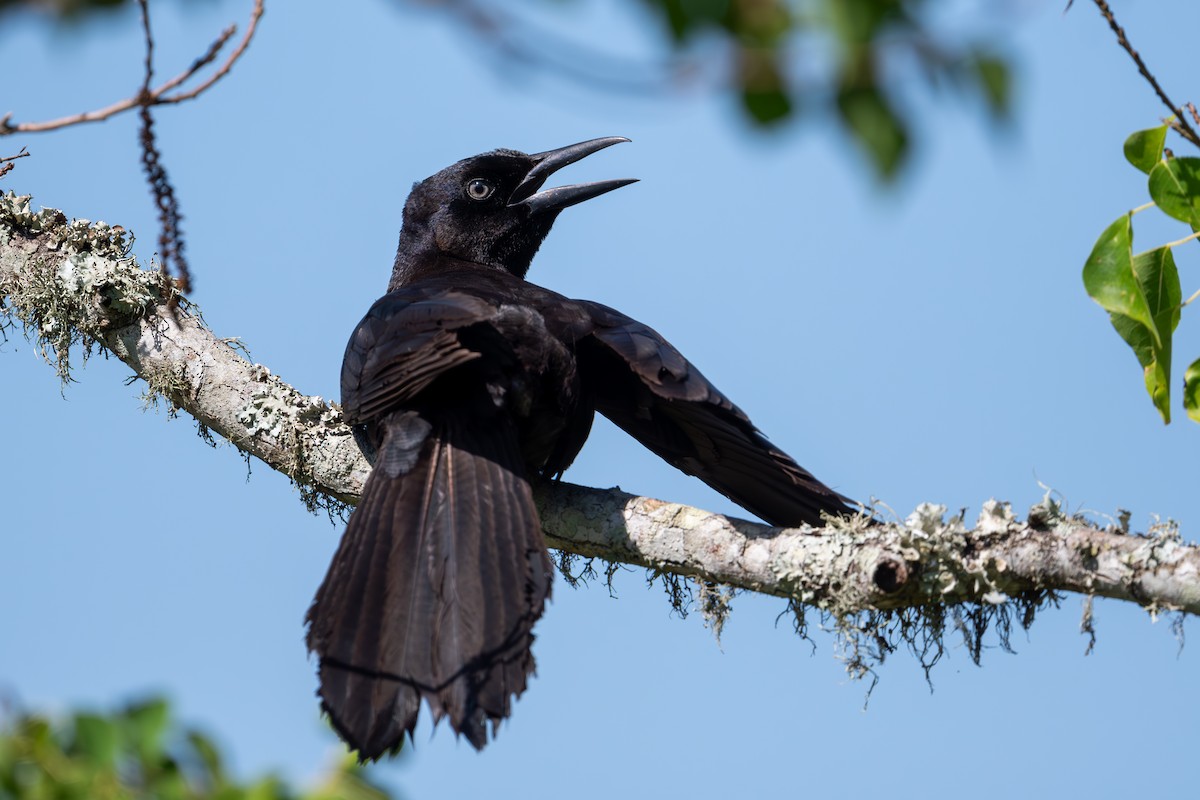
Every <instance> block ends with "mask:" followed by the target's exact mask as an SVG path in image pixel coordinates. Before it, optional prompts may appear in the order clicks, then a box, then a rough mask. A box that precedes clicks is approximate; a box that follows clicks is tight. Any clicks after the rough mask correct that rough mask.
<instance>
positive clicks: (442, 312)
mask: <svg viewBox="0 0 1200 800" xmlns="http://www.w3.org/2000/svg"><path fill="white" fill-rule="evenodd" d="M621 141H626V140H625V139H622V138H620V137H611V138H606V139H595V140H592V141H588V142H582V143H580V144H577V145H571V146H569V147H565V148H560V149H558V150H551V151H548V152H545V153H538V154H535V155H526V154H524V153H520V152H517V151H513V150H496V151H493V152H491V153H485V154H483V155H480V156H475V157H473V158H468V159H465V160H463V161H460V162H458V163H457V164H454V165H453V166H450V167H448V168H446V169H444V170H442V171H441V172H439V173H437V174H436V175H434V176H432V177H430V178H428V179H426V180H425V181H422V182H421V183H419V184H417V185H416V186H415V187H414V188H413V191H412V193H411V194H410V195H409V198H408V201H407V203H406V204H405V208H404V222H403V227H402V230H401V234H400V246H399V249H398V252H397V255H396V262H395V265H394V269H393V272H392V278H391V282H390V284H389V286H388V293H387V294H386V295H385V296H384V297H382V298H380V299H379V300H378V301H377V302H376V303H375V304H374V305H373V306H372V307H371V310H370V311H369V312H368V313H367V315H366V317H364V318H363V320H362V322H360V323H359V325H358V327H357V328H356V329H355V331H354V334H353V335H352V337H351V339H350V343H349V345H348V346H347V348H346V355H345V359H344V361H343V364H342V406H343V411H344V413H345V415H346V419H347V421H348V422H349V423H350V424H351V425H353V426H355V433H356V436H357V437H358V438H359V442H360V445H361V446H362V447H363V450H364V452H365V453H367V455H368V458H370V459H371V460H372V462H373V464H374V470H373V471H372V472H371V475H370V476H369V478H368V479H367V482H366V485H365V487H364V489H363V495H362V499H361V501H360V503H359V505H358V507H357V508H356V509H355V511H354V513H353V514H352V515H351V517H350V521H349V524H348V525H347V528H346V533H345V535H344V536H343V538H342V542H341V545H340V546H339V548H338V551H337V553H336V555H335V556H334V558H333V562H332V564H331V565H330V568H329V572H328V574H327V575H326V578H325V581H324V583H323V584H322V585H321V587H320V589H319V590H318V592H317V596H316V599H315V601H314V602H313V605H312V608H311V609H310V610H309V614H308V622H309V632H308V646H309V649H310V650H312V651H313V652H314V653H316V654H317V656H318V658H319V660H320V666H319V677H320V696H321V700H322V705H323V708H324V709H325V711H326V712H327V713H328V714H329V716H330V719H331V720H332V721H333V724H334V726H335V727H336V728H337V730H338V732H339V733H340V734H341V735H342V737H343V738H344V739H345V740H346V741H347V743H349V744H350V746H351V747H352V748H354V749H356V750H357V751H358V753H359V755H360V756H361V757H362V758H364V759H370V758H377V757H378V756H380V755H382V754H383V753H385V752H388V751H389V750H393V749H395V748H397V747H398V746H399V745H400V744H401V743H402V741H403V738H404V734H405V732H406V731H407V732H409V733H411V732H412V730H413V727H414V726H415V724H416V719H417V713H418V709H419V707H420V705H421V702H422V700H424V701H425V702H426V703H427V704H428V705H429V707H430V709H431V711H432V713H433V715H434V717H435V720H437V719H440V718H442V717H443V716H444V717H448V719H449V722H450V726H451V727H452V728H453V729H454V731H455V732H456V733H459V734H461V735H463V736H465V737H466V738H467V740H468V741H469V742H470V743H471V744H472V745H474V746H475V747H476V748H480V747H483V745H484V744H486V742H487V739H488V730H487V729H488V724H489V723H491V725H492V728H493V733H494V729H495V725H496V724H498V723H499V721H500V720H502V719H504V718H505V717H507V716H508V714H509V712H510V708H511V703H512V698H513V696H514V695H519V694H521V692H523V691H524V689H525V685H526V679H527V676H528V675H529V674H530V673H532V671H533V668H534V660H533V656H532V653H531V650H530V648H531V646H532V643H533V638H534V637H533V633H532V629H533V625H534V623H535V622H536V621H537V619H538V618H539V617H540V616H541V614H542V610H543V607H544V605H545V602H546V599H547V598H548V597H549V596H550V583H551V565H550V561H549V559H548V556H547V553H546V547H545V544H544V542H543V538H542V532H541V526H540V523H539V521H538V516H537V511H536V508H535V507H534V504H533V498H532V492H531V485H530V482H531V481H534V480H539V479H542V478H548V477H553V476H557V475H559V474H561V473H562V472H563V470H565V469H566V468H567V467H568V466H570V464H571V461H572V460H573V459H574V458H575V455H576V454H577V453H578V452H579V450H580V448H581V447H582V446H583V443H584V440H585V439H586V438H587V435H588V432H589V430H590V428H591V424H592V417H593V415H594V413H595V411H599V412H600V413H602V414H604V415H605V416H606V417H608V418H609V419H611V420H612V421H613V422H615V423H616V424H617V425H618V426H620V427H621V428H623V429H624V430H625V431H627V432H628V433H630V434H631V435H632V436H634V437H635V438H637V439H638V440H639V441H641V442H642V443H643V444H644V445H646V446H647V447H648V448H650V449H651V450H653V451H654V452H655V453H657V454H658V455H659V456H661V457H662V458H663V459H665V460H666V461H668V462H669V463H671V464H672V465H674V466H676V467H678V468H679V469H681V470H683V471H684V472H687V473H689V474H691V475H695V476H697V477H699V478H700V479H701V480H703V481H705V482H706V483H708V484H709V485H710V486H712V487H713V488H715V489H717V490H718V491H720V492H722V493H723V494H725V495H726V496H728V497H729V498H731V499H732V500H734V501H735V502H737V503H738V504H740V505H742V506H743V507H745V508H747V509H748V510H750V511H752V512H754V513H755V514H757V515H758V516H760V517H762V518H763V519H765V520H767V521H768V522H770V523H772V524H774V525H783V526H796V525H800V524H802V523H813V524H820V522H821V515H822V513H827V514H834V515H842V514H847V513H850V512H851V509H850V508H849V507H848V506H847V505H846V503H847V500H846V498H844V497H842V496H841V495H839V494H838V493H836V492H834V491H833V490H831V489H829V488H828V487H826V486H825V485H823V484H822V483H821V482H820V481H818V480H817V479H816V478H814V477H813V476H812V475H811V474H809V473H808V472H807V471H806V470H804V469H803V468H802V467H800V466H799V465H798V464H796V462H794V461H793V460H792V459H791V458H789V457H788V456H787V455H786V454H785V453H783V452H782V451H781V450H779V449H777V448H775V447H774V446H772V445H771V444H770V443H769V442H767V441H766V439H764V438H763V437H762V436H761V435H760V434H759V433H758V431H757V430H756V429H755V428H754V426H753V425H752V424H751V423H750V420H749V419H748V418H747V417H746V415H745V414H744V413H742V411H741V410H740V409H738V408H737V407H736V406H735V405H733V403H731V402H730V401H729V400H728V399H727V398H726V397H725V396H724V395H722V394H721V393H720V392H719V391H718V390H717V388H716V387H715V386H713V385H712V384H711V383H709V382H708V381H707V380H706V379H705V378H704V376H702V375H701V374H700V373H699V371H697V370H696V368H695V367H693V366H692V365H691V364H690V363H689V362H688V361H687V360H686V359H685V358H684V357H683V356H682V355H680V353H679V352H678V351H677V350H675V348H673V347H672V346H671V345H670V344H669V343H667V341H666V340H665V339H663V338H662V337H661V336H659V335H658V334H657V333H656V332H655V331H653V330H652V329H650V328H649V327H647V326H645V325H643V324H641V323H640V322H637V321H636V320H633V319H630V318H629V317H626V316H624V315H623V314H621V313H620V312H617V311H614V310H613V309H611V308H608V307H606V306H603V305H600V304H599V303H592V302H588V301H582V300H570V299H567V298H565V297H563V296H561V295H558V294H555V293H554V292H551V291H549V290H547V289H543V288H541V287H539V286H535V285H534V284H531V283H529V282H527V281H525V279H524V277H525V273H526V272H527V270H528V269H529V265H530V262H531V260H532V259H533V256H534V254H535V253H536V251H537V249H538V247H539V246H540V245H541V242H542V240H543V239H544V238H545V236H546V234H547V233H549V231H550V227H551V225H552V224H553V222H554V220H555V218H556V217H557V215H558V213H559V212H560V211H562V210H563V209H564V208H566V207H568V206H570V205H574V204H575V203H579V202H582V201H584V200H587V199H590V198H592V197H596V196H598V195H600V194H603V193H605V192H608V191H611V190H613V189H616V188H618V187H620V186H624V185H626V184H628V183H631V182H632V181H627V180H618V181H599V182H596V183H587V184H578V185H574V186H565V187H559V188H555V189H549V190H546V191H540V192H539V191H538V190H539V189H541V187H542V185H543V184H544V183H545V181H546V179H547V178H548V177H549V175H550V174H552V173H553V172H555V171H556V170H558V169H560V168H561V167H563V166H565V165H566V164H570V163H573V162H574V161H577V160H579V159H580V158H583V157H585V156H587V155H590V154H591V153H594V152H596V151H597V150H600V149H602V148H605V147H608V146H609V145H612V144H615V143H617V142H621Z"/></svg>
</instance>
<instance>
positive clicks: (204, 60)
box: [0, 0, 265, 136]
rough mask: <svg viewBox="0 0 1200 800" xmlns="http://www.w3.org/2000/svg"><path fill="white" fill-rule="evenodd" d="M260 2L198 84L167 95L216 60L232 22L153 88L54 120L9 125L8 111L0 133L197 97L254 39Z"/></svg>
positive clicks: (76, 122)
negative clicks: (234, 41) (197, 54)
mask: <svg viewBox="0 0 1200 800" xmlns="http://www.w3.org/2000/svg"><path fill="white" fill-rule="evenodd" d="M264 1H265V0H254V8H253V9H252V10H251V12H250V22H249V24H248V25H247V26H246V33H245V35H243V36H242V40H241V41H240V42H238V45H237V47H235V48H234V49H233V52H231V53H230V54H229V57H228V58H226V59H225V61H224V62H222V64H221V65H220V66H219V67H217V69H216V70H215V71H214V72H213V74H212V75H210V76H209V77H208V79H207V80H205V81H204V82H202V83H201V84H200V85H198V86H196V87H194V88H192V89H188V90H186V91H181V92H177V93H176V94H169V92H171V91H172V90H174V89H177V88H178V87H179V86H180V85H182V84H184V83H186V82H187V81H189V80H191V79H192V77H194V76H195V75H196V73H198V72H199V71H200V70H201V69H203V68H204V67H206V66H208V65H209V64H211V63H213V61H215V60H216V58H217V55H219V54H220V52H221V50H222V49H223V48H224V47H225V45H226V44H227V43H228V42H229V40H230V39H231V38H232V37H233V35H234V34H235V33H237V26H236V25H230V26H229V27H228V28H226V29H225V30H223V31H221V33H220V35H218V36H217V38H216V39H215V40H214V41H213V43H212V44H210V45H209V46H208V50H206V51H205V52H204V54H203V55H202V56H200V57H199V58H197V59H196V60H195V61H193V62H192V64H191V66H189V67H188V68H187V69H185V70H184V71H183V72H181V73H179V74H178V75H176V76H175V77H174V78H171V79H170V80H169V81H167V82H166V83H164V84H162V85H161V86H159V87H158V88H156V89H150V88H149V86H146V87H144V88H143V89H142V90H141V91H139V92H138V93H137V94H135V95H134V96H132V97H127V98H125V99H124V100H120V101H118V102H116V103H113V104H112V105H109V106H105V107H104V108H100V109H96V110H95V111H84V112H82V113H80V114H71V115H69V116H65V117H59V118H58V119H52V120H46V121H45V122H19V123H16V124H13V122H12V114H11V113H8V114H5V115H4V116H3V117H0V136H8V135H10V134H14V133H43V132H45V131H53V130H58V129H59V128H66V127H68V126H71V125H81V124H83V123H85V122H101V121H103V120H106V119H108V118H109V117H113V116H116V115H117V114H121V113H124V112H126V111H129V110H131V109H134V108H138V107H139V106H148V105H149V106H159V105H170V104H173V103H182V102H183V101H184V100H191V99H193V98H196V97H199V96H200V95H201V94H203V93H204V92H206V91H208V89H210V88H211V87H212V86H213V84H215V83H216V82H217V81H219V80H221V78H224V77H225V75H226V74H228V72H229V70H231V69H233V65H234V64H235V63H236V62H237V60H238V59H239V58H241V57H242V54H243V53H245V52H246V48H247V47H249V46H250V40H251V39H253V38H254V32H255V31H256V30H257V29H258V21H259V20H260V19H261V18H262V15H263V3H264Z"/></svg>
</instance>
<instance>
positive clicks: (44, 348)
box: [0, 192, 173, 383]
mask: <svg viewBox="0 0 1200 800" xmlns="http://www.w3.org/2000/svg"><path fill="white" fill-rule="evenodd" d="M132 241H133V239H132V236H131V235H130V234H129V233H128V232H127V231H125V230H124V229H123V228H121V227H119V226H112V225H107V224H105V223H103V222H96V223H93V222H90V221H89V220H84V219H78V220H71V221H68V220H67V218H66V216H64V215H63V213H62V212H61V211H57V210H55V209H47V208H44V209H41V210H40V211H36V212H35V211H33V210H32V207H31V204H30V197H29V195H16V194H13V193H12V192H8V193H5V194H0V244H3V245H6V246H8V247H11V248H20V249H23V250H25V251H26V253H27V257H26V258H24V259H21V262H20V263H19V264H18V265H17V266H16V268H15V269H12V270H9V271H6V272H5V273H2V274H3V276H4V277H0V298H3V303H2V305H0V315H2V316H0V328H8V327H12V326H13V325H14V324H17V323H19V324H20V325H21V327H22V328H23V330H24V333H25V335H26V337H27V338H29V339H31V340H32V341H33V342H34V343H35V344H36V345H37V346H38V347H39V349H40V351H41V354H42V356H43V358H45V359H46V361H47V362H48V363H50V364H51V365H53V366H54V367H55V370H56V371H57V372H58V375H59V378H60V379H61V380H62V381H63V382H64V383H66V382H67V381H69V380H71V359H70V353H71V350H72V348H77V349H78V351H79V352H81V354H82V358H83V359H84V360H85V361H86V359H87V358H88V356H90V355H91V354H92V352H93V351H94V349H95V347H96V345H97V344H99V343H100V341H101V339H102V338H103V336H104V334H105V333H106V332H107V331H109V330H111V329H113V328H114V327H117V326H119V325H123V324H128V323H129V322H131V321H133V320H135V319H137V318H138V317H139V316H141V315H142V314H144V313H145V312H146V311H147V310H148V309H149V308H150V307H152V306H153V305H154V304H156V303H158V302H161V301H162V300H163V299H164V298H165V297H167V296H169V294H170V292H172V291H173V290H172V289H169V288H167V286H166V284H165V281H164V279H163V277H162V276H161V275H160V274H159V273H157V272H145V271H142V270H139V269H137V268H136V264H135V263H134V262H133V259H132V258H130V256H129V248H130V246H131V244H132Z"/></svg>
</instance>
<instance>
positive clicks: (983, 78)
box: [971, 53, 1012, 119]
mask: <svg viewBox="0 0 1200 800" xmlns="http://www.w3.org/2000/svg"><path fill="white" fill-rule="evenodd" d="M971 66H972V67H973V68H974V71H975V77H976V79H977V80H978V81H979V87H980V88H981V89H982V90H983V97H984V100H986V101H987V105H988V111H989V112H991V114H992V116H993V117H995V118H997V119H1004V118H1006V117H1007V116H1008V114H1009V111H1010V110H1011V107H1012V74H1011V72H1010V70H1009V68H1008V62H1007V61H1005V60H1004V59H1002V58H998V57H997V56H991V55H985V54H983V53H980V54H978V55H977V56H976V57H975V58H974V59H973V61H972V64H971Z"/></svg>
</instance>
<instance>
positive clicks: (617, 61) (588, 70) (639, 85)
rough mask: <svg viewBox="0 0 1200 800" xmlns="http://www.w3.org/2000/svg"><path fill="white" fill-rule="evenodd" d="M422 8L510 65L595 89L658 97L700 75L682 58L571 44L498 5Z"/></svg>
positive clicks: (459, 0) (449, 1) (441, 0)
mask: <svg viewBox="0 0 1200 800" xmlns="http://www.w3.org/2000/svg"><path fill="white" fill-rule="evenodd" d="M408 2H410V3H411V2H412V0H408ZM420 4H421V5H432V6H440V7H441V8H443V9H445V11H446V12H447V13H450V14H455V15H457V16H458V17H459V18H460V19H461V20H462V21H463V22H464V23H465V27H466V29H467V30H469V31H471V32H472V33H474V34H475V35H476V36H478V37H479V39H480V40H481V41H483V42H485V43H487V44H488V45H490V46H491V47H492V48H493V49H494V50H495V51H496V52H497V53H499V54H500V55H501V56H502V57H503V58H505V59H507V60H508V61H509V62H512V63H518V64H525V65H530V66H533V67H541V68H543V70H544V71H545V72H546V73H547V74H552V75H555V76H557V77H562V78H567V79H569V80H572V81H575V82H576V83H579V84H583V85H586V86H589V87H590V88H595V89H600V90H607V91H618V92H622V93H630V92H636V93H639V94H650V95H655V94H661V93H662V92H663V91H665V90H666V89H668V88H670V87H671V84H672V83H678V82H680V81H681V80H686V79H688V78H694V77H695V75H694V73H696V72H697V71H698V70H697V65H695V64H689V63H688V62H684V61H680V60H678V59H676V60H671V61H667V62H665V63H660V64H640V63H637V62H634V61H632V60H627V59H624V58H621V57H619V56H614V55H610V54H608V53H605V52H603V51H600V50H597V49H595V48H592V47H590V46H589V45H587V44H586V43H584V42H582V41H578V40H574V41H568V40H566V39H564V38H563V37H560V36H558V35H557V34H555V33H553V32H551V31H548V30H545V29H533V27H532V26H531V24H530V23H529V22H528V21H527V20H519V19H517V18H516V17H514V16H513V15H511V14H506V13H505V12H504V11H503V10H501V9H500V8H498V6H499V5H500V4H498V3H484V2H477V1H476V0H423V2H421V3H420ZM522 34H524V35H522ZM525 39H532V40H534V41H535V42H536V44H535V45H531V44H529V43H528V42H527V41H524V40H525Z"/></svg>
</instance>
